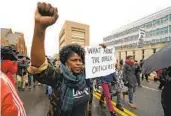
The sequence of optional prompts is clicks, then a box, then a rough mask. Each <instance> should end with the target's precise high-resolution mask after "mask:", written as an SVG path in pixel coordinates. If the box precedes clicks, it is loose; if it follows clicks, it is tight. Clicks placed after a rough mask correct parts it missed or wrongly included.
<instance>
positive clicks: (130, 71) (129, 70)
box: [123, 64, 137, 87]
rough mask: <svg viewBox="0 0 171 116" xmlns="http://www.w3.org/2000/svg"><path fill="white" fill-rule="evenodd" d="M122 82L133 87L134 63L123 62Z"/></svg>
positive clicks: (134, 78)
mask: <svg viewBox="0 0 171 116" xmlns="http://www.w3.org/2000/svg"><path fill="white" fill-rule="evenodd" d="M123 80H124V83H128V84H127V85H128V87H135V86H136V83H137V79H136V76H135V65H129V64H124V68H123Z"/></svg>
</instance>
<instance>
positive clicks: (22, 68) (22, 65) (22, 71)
mask: <svg viewBox="0 0 171 116" xmlns="http://www.w3.org/2000/svg"><path fill="white" fill-rule="evenodd" d="M26 74H27V63H26V62H23V61H18V71H17V75H20V76H24V75H26Z"/></svg>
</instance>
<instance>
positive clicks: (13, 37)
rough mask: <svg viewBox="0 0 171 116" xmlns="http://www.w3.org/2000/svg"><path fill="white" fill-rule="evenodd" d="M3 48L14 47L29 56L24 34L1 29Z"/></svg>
mask: <svg viewBox="0 0 171 116" xmlns="http://www.w3.org/2000/svg"><path fill="white" fill-rule="evenodd" d="M0 32H1V46H8V45H14V46H15V47H16V50H17V51H18V52H20V53H23V54H24V55H27V47H26V44H25V40H24V34H23V33H19V32H12V30H11V29H6V28H1V31H0Z"/></svg>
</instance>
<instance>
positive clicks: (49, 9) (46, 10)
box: [35, 2, 58, 28]
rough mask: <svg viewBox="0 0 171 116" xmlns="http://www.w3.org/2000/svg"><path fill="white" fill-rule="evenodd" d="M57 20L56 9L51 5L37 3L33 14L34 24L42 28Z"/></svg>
mask: <svg viewBox="0 0 171 116" xmlns="http://www.w3.org/2000/svg"><path fill="white" fill-rule="evenodd" d="M57 18H58V11H57V8H54V7H53V6H52V5H51V4H47V3H40V2H39V3H38V4H37V9H36V12H35V23H36V24H39V25H40V26H42V27H43V28H47V27H48V26H50V25H52V24H54V23H55V22H56V20H57Z"/></svg>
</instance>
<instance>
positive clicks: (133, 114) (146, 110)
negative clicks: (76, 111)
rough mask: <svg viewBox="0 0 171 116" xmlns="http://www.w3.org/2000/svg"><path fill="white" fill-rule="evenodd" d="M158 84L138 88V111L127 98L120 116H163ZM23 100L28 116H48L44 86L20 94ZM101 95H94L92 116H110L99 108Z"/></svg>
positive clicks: (103, 109)
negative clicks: (130, 104) (129, 103)
mask: <svg viewBox="0 0 171 116" xmlns="http://www.w3.org/2000/svg"><path fill="white" fill-rule="evenodd" d="M157 87H158V83H154V82H153V81H150V82H149V83H147V82H146V81H144V82H143V88H137V90H136V105H137V109H136V110H134V109H132V108H130V107H129V106H128V105H127V97H126V100H125V102H123V106H124V108H125V112H121V111H120V110H118V109H116V108H115V109H116V111H117V113H118V115H120V116H163V109H162V106H161V104H160V94H161V91H159V90H157V89H156V88H157ZM19 95H20V97H21V99H22V100H23V102H24V106H25V109H26V112H27V115H28V116H46V113H47V111H48V104H49V100H48V97H47V95H46V94H45V88H44V86H43V85H41V86H36V88H32V89H31V90H29V89H28V88H27V89H26V90H25V91H24V92H19ZM99 97H100V95H99V93H94V100H93V111H92V116H109V114H108V111H107V109H106V107H105V108H101V107H100V106H99V101H98V99H99ZM113 100H114V102H113V105H114V104H115V97H113Z"/></svg>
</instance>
